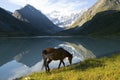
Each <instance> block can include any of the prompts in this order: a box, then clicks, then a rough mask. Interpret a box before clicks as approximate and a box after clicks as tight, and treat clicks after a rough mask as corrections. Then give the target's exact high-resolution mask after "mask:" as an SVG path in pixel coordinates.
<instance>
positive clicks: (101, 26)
mask: <svg viewBox="0 0 120 80" xmlns="http://www.w3.org/2000/svg"><path fill="white" fill-rule="evenodd" d="M75 34H76V35H79V34H81V35H104V36H105V35H120V11H115V10H110V11H104V12H99V13H97V14H96V15H95V16H94V17H93V18H92V19H91V20H90V21H88V22H86V23H85V24H84V25H83V26H82V27H81V28H80V29H79V30H78V31H77V32H76V33H75Z"/></svg>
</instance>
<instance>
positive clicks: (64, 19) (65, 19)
mask: <svg viewBox="0 0 120 80" xmlns="http://www.w3.org/2000/svg"><path fill="white" fill-rule="evenodd" d="M84 11H86V10H81V11H79V12H71V13H65V14H63V13H61V12H60V11H53V12H51V13H49V14H46V16H47V17H48V18H49V19H50V20H51V21H52V22H53V23H54V24H56V25H57V26H59V27H63V28H66V27H68V26H70V25H72V24H73V23H74V22H75V21H76V20H77V19H78V18H79V17H80V16H81V15H82V13H83V12H84Z"/></svg>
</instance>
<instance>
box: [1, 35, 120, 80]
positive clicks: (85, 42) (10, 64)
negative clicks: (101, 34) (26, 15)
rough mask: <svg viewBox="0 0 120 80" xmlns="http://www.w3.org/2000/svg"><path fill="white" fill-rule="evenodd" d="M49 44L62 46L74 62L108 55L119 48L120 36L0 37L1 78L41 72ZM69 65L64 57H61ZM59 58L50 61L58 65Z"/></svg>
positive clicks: (52, 64) (54, 66) (7, 78)
mask: <svg viewBox="0 0 120 80" xmlns="http://www.w3.org/2000/svg"><path fill="white" fill-rule="evenodd" d="M48 47H54V48H58V47H63V48H64V49H66V50H67V51H69V52H70V53H71V54H73V55H74V58H73V63H77V62H80V61H82V60H85V59H87V58H94V57H101V56H109V55H111V54H112V53H115V52H119V51H120V39H100V38H85V37H56V38H55V37H54V38H52V37H51V38H48V37H37V38H0V75H2V76H0V80H12V79H15V78H17V77H21V76H24V75H27V74H29V73H31V72H34V71H41V66H42V57H41V53H42V51H43V50H44V49H45V48H48ZM64 61H65V63H66V64H67V65H69V63H68V61H67V59H65V60H64ZM58 63H59V61H53V62H52V63H50V67H51V68H57V66H58Z"/></svg>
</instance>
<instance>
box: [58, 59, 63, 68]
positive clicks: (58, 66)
mask: <svg viewBox="0 0 120 80" xmlns="http://www.w3.org/2000/svg"><path fill="white" fill-rule="evenodd" d="M61 62H62V61H61V60H60V63H59V66H58V69H59V68H60V65H61Z"/></svg>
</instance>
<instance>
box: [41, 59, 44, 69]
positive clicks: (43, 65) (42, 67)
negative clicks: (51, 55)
mask: <svg viewBox="0 0 120 80" xmlns="http://www.w3.org/2000/svg"><path fill="white" fill-rule="evenodd" d="M44 67H45V63H44V61H43V64H42V67H41V70H43V68H44Z"/></svg>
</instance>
